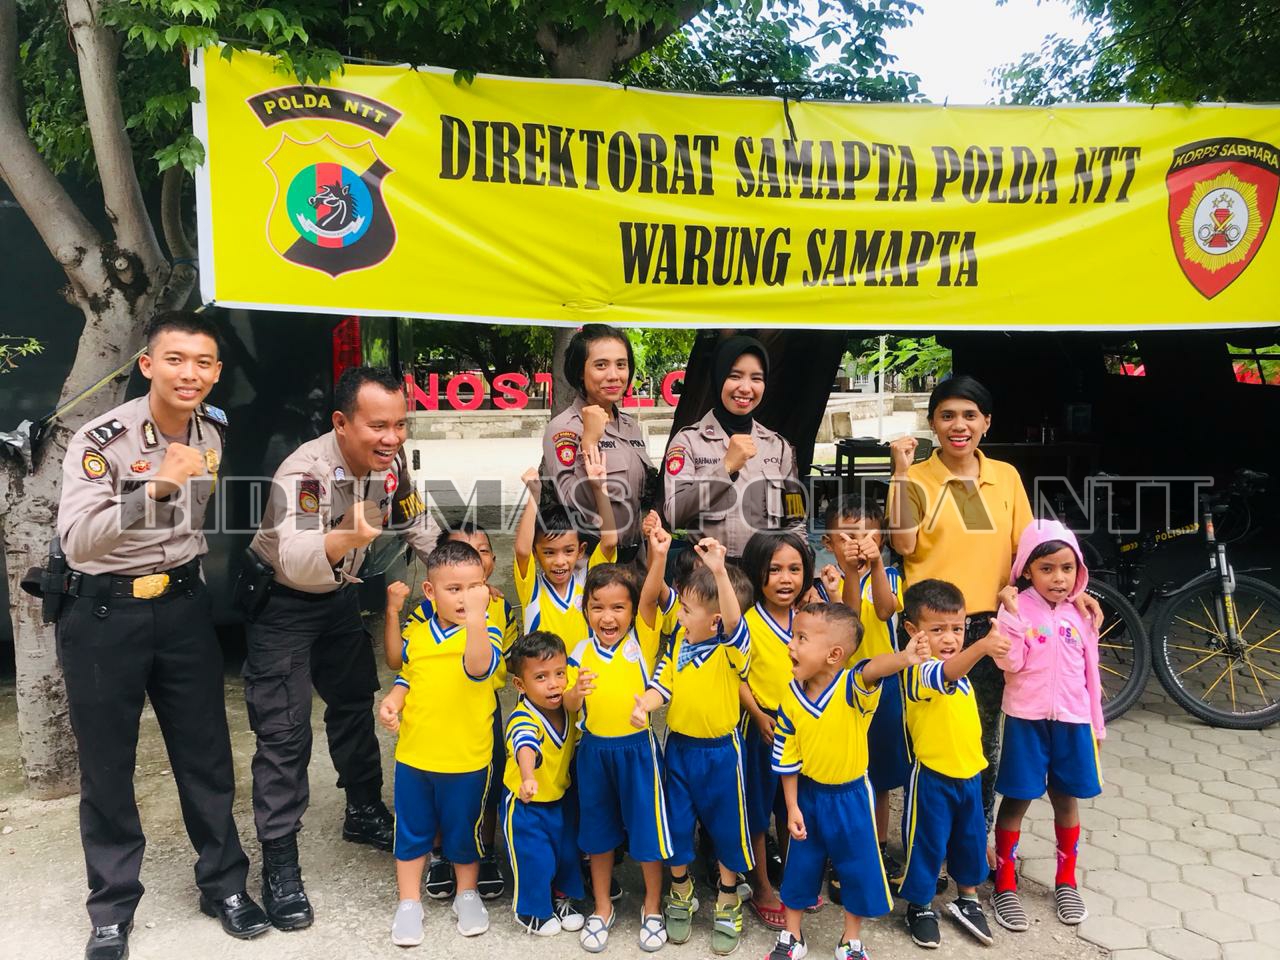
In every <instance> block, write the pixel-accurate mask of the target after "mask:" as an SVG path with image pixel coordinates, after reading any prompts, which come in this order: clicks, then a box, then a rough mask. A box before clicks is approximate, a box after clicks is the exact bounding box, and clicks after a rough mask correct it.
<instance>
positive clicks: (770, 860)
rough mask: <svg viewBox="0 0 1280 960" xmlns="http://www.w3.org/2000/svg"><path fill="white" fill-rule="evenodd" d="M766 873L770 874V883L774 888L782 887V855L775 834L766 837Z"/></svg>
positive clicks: (768, 834) (767, 834)
mask: <svg viewBox="0 0 1280 960" xmlns="http://www.w3.org/2000/svg"><path fill="white" fill-rule="evenodd" d="M764 856H765V861H766V865H765V872H766V873H768V874H769V882H770V883H771V884H773V886H774V888H775V889H776V888H778V887H780V886H781V885H782V854H781V853H779V852H778V841H777V840H775V839H774V838H773V834H771V833H766V834H765V835H764Z"/></svg>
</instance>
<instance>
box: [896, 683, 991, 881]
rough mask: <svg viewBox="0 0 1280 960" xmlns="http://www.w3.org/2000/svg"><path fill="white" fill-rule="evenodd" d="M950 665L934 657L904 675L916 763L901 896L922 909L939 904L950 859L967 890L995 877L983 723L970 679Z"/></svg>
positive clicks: (905, 823)
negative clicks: (947, 668)
mask: <svg viewBox="0 0 1280 960" xmlns="http://www.w3.org/2000/svg"><path fill="white" fill-rule="evenodd" d="M943 668H944V663H943V661H941V660H937V659H933V660H926V661H925V662H924V663H921V664H918V665H915V666H910V667H908V668H907V669H906V670H905V671H903V674H904V677H905V683H906V692H907V711H906V712H907V729H908V731H909V732H910V734H911V748H912V752H913V755H914V760H915V765H914V766H913V767H912V770H911V780H910V781H909V782H908V783H907V791H906V794H905V796H904V798H903V814H902V845H903V848H904V849H905V850H906V852H907V860H906V863H905V864H904V865H903V877H902V885H901V893H902V896H903V897H904V898H906V899H907V900H908V901H909V902H911V903H916V904H927V903H929V902H930V901H932V900H933V896H934V892H935V890H936V883H937V879H938V871H939V870H941V869H942V863H943V861H944V860H945V861H946V864H947V872H948V873H950V874H951V876H952V878H953V879H954V880H955V881H956V883H957V884H959V885H960V886H962V887H969V886H973V887H976V886H977V885H978V884H980V883H982V882H983V881H984V880H986V879H987V874H988V872H989V870H988V867H987V821H986V817H985V815H984V814H983V812H982V771H983V770H985V769H986V768H987V759H986V757H985V756H983V754H982V721H981V720H979V719H978V705H977V701H976V700H975V699H974V696H973V685H972V684H971V683H970V682H969V678H968V677H961V678H960V679H959V680H955V681H952V680H948V679H947V678H946V675H945V673H944V672H943Z"/></svg>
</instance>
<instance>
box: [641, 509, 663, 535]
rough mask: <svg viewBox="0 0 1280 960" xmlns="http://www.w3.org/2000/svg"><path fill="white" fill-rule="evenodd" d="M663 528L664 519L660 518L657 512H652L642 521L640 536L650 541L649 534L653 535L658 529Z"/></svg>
mask: <svg viewBox="0 0 1280 960" xmlns="http://www.w3.org/2000/svg"><path fill="white" fill-rule="evenodd" d="M660 526H662V518H661V517H660V516H658V511H657V510H650V511H649V512H648V513H646V514H645V515H644V519H643V520H642V521H640V534H641V536H643V537H644V538H645V540H648V539H649V534H651V533H653V531H654V529H655V528H656V527H660Z"/></svg>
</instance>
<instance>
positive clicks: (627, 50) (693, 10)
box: [614, 0, 707, 64]
mask: <svg viewBox="0 0 1280 960" xmlns="http://www.w3.org/2000/svg"><path fill="white" fill-rule="evenodd" d="M706 6H707V0H686V2H685V3H683V4H681V5H680V6H679V7H677V8H676V11H675V14H674V20H673V22H672V23H667V24H648V25H647V26H644V27H641V28H640V29H638V30H633V31H632V32H631V33H630V34H629V35H626V36H624V37H622V38H621V39H620V42H619V43H618V55H617V58H616V59H615V60H614V63H615V64H621V63H626V62H627V61H628V60H630V59H632V58H633V57H638V56H640V54H642V53H644V52H645V51H646V50H652V49H653V48H654V47H656V46H657V45H658V44H660V43H662V41H663V40H665V39H667V37H669V36H671V34H673V33H675V32H676V31H677V30H679V29H680V28H682V27H683V26H684V25H685V24H686V23H688V22H689V21H690V20H692V19H693V18H694V17H696V16H697V15H698V14H700V13H701V12H702V11H703V10H704V9H705V8H706Z"/></svg>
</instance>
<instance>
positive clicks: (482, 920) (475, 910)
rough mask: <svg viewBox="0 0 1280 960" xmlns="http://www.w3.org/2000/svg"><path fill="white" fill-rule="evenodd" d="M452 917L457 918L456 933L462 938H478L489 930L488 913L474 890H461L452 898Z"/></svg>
mask: <svg viewBox="0 0 1280 960" xmlns="http://www.w3.org/2000/svg"><path fill="white" fill-rule="evenodd" d="M453 915H454V916H455V917H457V918H458V932H459V933H460V934H462V935H463V936H464V937H478V936H479V935H480V934H482V933H484V932H485V931H486V930H488V929H489V911H488V910H486V909H485V908H484V901H483V900H481V899H480V894H479V893H478V892H477V891H475V890H463V891H462V892H461V893H459V894H458V895H457V896H456V897H454V898H453Z"/></svg>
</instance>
